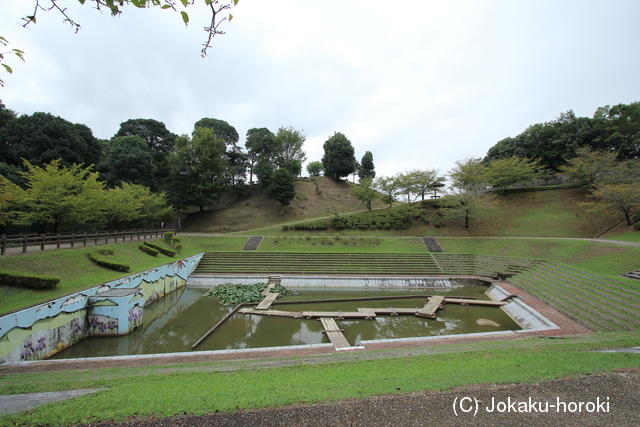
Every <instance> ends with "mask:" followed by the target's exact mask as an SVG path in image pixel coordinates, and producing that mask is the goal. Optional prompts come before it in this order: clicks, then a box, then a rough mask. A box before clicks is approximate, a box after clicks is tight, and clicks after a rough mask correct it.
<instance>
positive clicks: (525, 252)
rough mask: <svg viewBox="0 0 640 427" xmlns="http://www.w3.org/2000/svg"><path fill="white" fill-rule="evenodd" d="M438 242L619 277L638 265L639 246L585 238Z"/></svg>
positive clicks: (472, 251) (469, 250) (467, 250)
mask: <svg viewBox="0 0 640 427" xmlns="http://www.w3.org/2000/svg"><path fill="white" fill-rule="evenodd" d="M438 242H440V244H441V245H442V247H443V248H444V250H445V252H447V253H453V254H456V253H468V254H484V255H496V256H510V257H523V258H534V259H541V260H547V261H553V262H559V263H564V264H569V265H572V266H574V267H577V268H580V269H584V270H589V271H592V272H594V273H597V274H601V275H604V276H618V275H620V274H623V273H627V272H629V271H632V270H635V269H638V268H640V247H633V246H623V245H615V244H607V243H600V242H590V241H588V240H571V239H566V240H565V239H527V238H523V239H513V238H498V237H495V238H494V237H487V238H473V237H469V238H444V237H441V238H438ZM617 279H620V280H627V279H622V278H617ZM629 280H630V279H629ZM634 283H637V281H635V282H634Z"/></svg>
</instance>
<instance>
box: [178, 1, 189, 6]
mask: <svg viewBox="0 0 640 427" xmlns="http://www.w3.org/2000/svg"><path fill="white" fill-rule="evenodd" d="M180 2H181V3H182V5H183V6H184V7H187V6H189V0H180Z"/></svg>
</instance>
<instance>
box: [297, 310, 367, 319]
mask: <svg viewBox="0 0 640 427" xmlns="http://www.w3.org/2000/svg"><path fill="white" fill-rule="evenodd" d="M302 316H303V317H306V318H307V319H312V318H314V317H319V318H323V317H333V318H336V319H373V318H374V317H376V314H375V313H374V312H373V311H303V312H302Z"/></svg>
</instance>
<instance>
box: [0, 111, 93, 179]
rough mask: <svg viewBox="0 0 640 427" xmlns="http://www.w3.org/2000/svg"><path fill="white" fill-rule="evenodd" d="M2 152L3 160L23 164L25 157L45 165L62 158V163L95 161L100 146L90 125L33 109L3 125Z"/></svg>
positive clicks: (0, 133)
mask: <svg viewBox="0 0 640 427" xmlns="http://www.w3.org/2000/svg"><path fill="white" fill-rule="evenodd" d="M0 154H2V155H4V162H6V163H7V164H11V165H16V166H22V165H23V163H22V159H25V160H27V161H28V162H29V163H30V164H32V165H37V166H43V165H45V164H48V163H50V162H51V161H53V160H58V159H60V162H59V163H60V164H61V165H64V166H67V167H70V166H71V165H73V164H74V163H75V164H82V163H84V164H87V165H89V164H96V163H97V162H98V160H99V159H100V154H101V147H100V143H99V142H98V140H97V139H96V138H95V137H94V136H93V133H92V132H91V129H89V128H88V127H87V126H85V125H82V124H74V123H71V122H69V121H67V120H65V119H63V118H61V117H57V116H53V115H52V114H49V113H33V114H32V115H30V116H27V115H22V116H20V117H18V118H17V119H13V120H10V121H9V122H8V123H7V124H6V125H5V126H4V127H3V128H1V129H0Z"/></svg>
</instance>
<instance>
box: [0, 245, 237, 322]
mask: <svg viewBox="0 0 640 427" xmlns="http://www.w3.org/2000/svg"><path fill="white" fill-rule="evenodd" d="M180 238H181V240H182V244H183V250H182V252H181V253H180V254H179V255H176V257H174V258H170V257H167V256H165V255H162V254H159V255H158V256H157V257H153V256H150V255H148V254H146V253H144V252H142V251H141V250H139V249H138V245H139V244H140V242H129V243H118V244H110V245H102V246H100V248H105V249H113V251H114V255H110V256H103V257H104V258H107V259H109V260H112V261H115V262H120V263H125V264H129V265H130V266H131V270H130V271H129V272H127V273H120V272H116V271H113V270H109V269H107V268H104V267H99V266H97V265H95V264H94V263H92V262H91V261H90V260H89V259H88V258H87V254H88V253H89V252H91V251H94V250H95V249H96V247H86V248H75V249H61V250H55V251H45V252H34V253H28V254H22V255H10V256H6V257H2V258H0V268H2V269H6V270H12V271H22V272H25V273H36V274H46V275H52V276H57V277H59V278H60V279H61V280H60V283H59V284H58V286H56V288H55V289H52V290H30V289H23V288H15V287H11V286H1V287H0V296H1V298H0V313H6V312H9V311H12V310H17V309H20V308H23V307H27V306H30V305H33V304H37V303H40V302H43V301H47V300H50V299H53V298H58V297H60V296H63V295H66V294H69V293H73V292H77V291H81V290H83V289H87V288H90V287H93V286H97V285H99V284H101V283H105V282H109V281H112V280H116V279H119V278H121V277H125V276H128V275H130V274H134V273H137V272H140V271H144V270H148V269H150V268H154V267H157V266H159V265H163V264H167V263H170V262H173V261H176V260H178V259H180V258H182V257H189V256H191V255H195V254H198V253H201V252H205V251H232V250H241V249H242V246H243V245H244V244H245V243H246V241H247V239H246V238H243V237H227V236H215V237H202V236H180ZM153 242H154V243H156V244H159V245H163V246H166V247H167V248H170V246H168V245H166V244H165V242H164V240H163V239H157V240H154V241H153Z"/></svg>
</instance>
